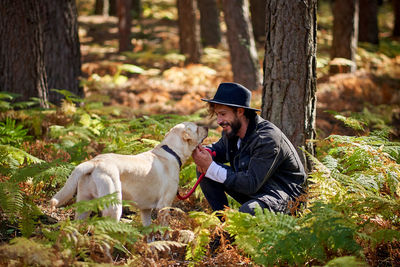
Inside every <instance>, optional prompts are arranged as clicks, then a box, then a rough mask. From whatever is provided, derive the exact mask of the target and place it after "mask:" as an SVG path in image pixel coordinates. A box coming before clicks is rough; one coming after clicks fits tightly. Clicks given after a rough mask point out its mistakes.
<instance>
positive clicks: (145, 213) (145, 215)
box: [140, 209, 151, 226]
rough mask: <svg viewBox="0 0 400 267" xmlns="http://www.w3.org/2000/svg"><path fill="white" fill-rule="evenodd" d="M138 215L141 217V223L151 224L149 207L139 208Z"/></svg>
mask: <svg viewBox="0 0 400 267" xmlns="http://www.w3.org/2000/svg"><path fill="white" fill-rule="evenodd" d="M140 217H141V218H142V224H143V225H144V226H149V225H150V224H151V209H145V210H140Z"/></svg>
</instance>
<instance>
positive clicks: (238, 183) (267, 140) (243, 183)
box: [224, 133, 282, 195]
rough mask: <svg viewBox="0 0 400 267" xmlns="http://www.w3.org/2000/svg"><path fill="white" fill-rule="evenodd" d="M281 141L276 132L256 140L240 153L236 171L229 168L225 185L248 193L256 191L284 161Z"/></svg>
mask: <svg viewBox="0 0 400 267" xmlns="http://www.w3.org/2000/svg"><path fill="white" fill-rule="evenodd" d="M281 142H282V136H281V135H280V134H276V133H275V134H274V135H273V136H268V137H264V138H257V139H256V140H254V143H253V144H251V145H249V147H250V149H249V150H245V151H243V152H241V153H240V158H239V162H237V168H236V171H234V170H233V169H232V168H227V179H226V180H225V182H224V184H225V186H226V187H228V188H230V189H232V190H235V191H237V192H240V193H243V194H246V195H251V194H254V193H256V192H257V191H258V190H259V189H260V188H261V187H262V186H263V185H264V184H265V182H266V181H267V180H268V179H269V178H270V177H271V176H272V174H273V173H274V171H275V170H276V168H277V167H278V166H279V164H280V163H281V162H282V153H281V145H282V144H281Z"/></svg>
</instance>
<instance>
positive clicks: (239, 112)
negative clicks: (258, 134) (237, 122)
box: [236, 108, 244, 115]
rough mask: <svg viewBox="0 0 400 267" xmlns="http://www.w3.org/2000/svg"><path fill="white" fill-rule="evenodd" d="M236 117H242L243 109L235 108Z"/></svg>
mask: <svg viewBox="0 0 400 267" xmlns="http://www.w3.org/2000/svg"><path fill="white" fill-rule="evenodd" d="M236 115H244V108H237V109H236Z"/></svg>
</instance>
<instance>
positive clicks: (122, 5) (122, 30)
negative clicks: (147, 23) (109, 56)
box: [117, 0, 132, 52]
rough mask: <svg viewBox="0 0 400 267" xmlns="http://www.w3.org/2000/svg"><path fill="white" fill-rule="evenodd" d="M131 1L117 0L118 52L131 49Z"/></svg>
mask: <svg viewBox="0 0 400 267" xmlns="http://www.w3.org/2000/svg"><path fill="white" fill-rule="evenodd" d="M131 3H132V0H117V7H118V33H119V35H118V41H119V52H124V51H130V50H131V49H132V44H131V15H130V14H131V12H130V10H131Z"/></svg>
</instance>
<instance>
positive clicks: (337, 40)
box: [331, 0, 359, 71]
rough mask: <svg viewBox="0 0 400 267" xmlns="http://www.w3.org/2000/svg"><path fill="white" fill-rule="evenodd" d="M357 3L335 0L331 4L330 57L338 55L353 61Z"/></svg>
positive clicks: (356, 28) (356, 0)
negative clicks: (331, 33)
mask: <svg viewBox="0 0 400 267" xmlns="http://www.w3.org/2000/svg"><path fill="white" fill-rule="evenodd" d="M358 3H359V2H358V0H335V2H334V4H333V8H332V13H333V40H332V47H331V59H333V58H337V57H340V58H346V59H349V60H351V61H353V62H355V56H356V49H357V37H358V14H359V12H358V10H359V4H358ZM354 66H355V64H354ZM354 70H355V68H354V69H353V71H354Z"/></svg>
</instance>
